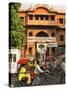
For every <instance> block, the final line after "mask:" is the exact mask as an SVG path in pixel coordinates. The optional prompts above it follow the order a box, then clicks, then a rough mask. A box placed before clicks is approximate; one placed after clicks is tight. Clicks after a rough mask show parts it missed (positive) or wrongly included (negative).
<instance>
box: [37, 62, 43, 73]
mask: <svg viewBox="0 0 67 90" xmlns="http://www.w3.org/2000/svg"><path fill="white" fill-rule="evenodd" d="M35 73H36V74H39V73H44V71H43V70H42V69H41V68H40V66H39V61H36V62H35Z"/></svg>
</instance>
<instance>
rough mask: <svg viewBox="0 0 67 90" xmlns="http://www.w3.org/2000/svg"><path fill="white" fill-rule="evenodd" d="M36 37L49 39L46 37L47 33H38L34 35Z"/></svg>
mask: <svg viewBox="0 0 67 90" xmlns="http://www.w3.org/2000/svg"><path fill="white" fill-rule="evenodd" d="M36 36H37V37H49V35H48V34H47V33H45V32H43V31H41V32H38V33H37V34H36Z"/></svg>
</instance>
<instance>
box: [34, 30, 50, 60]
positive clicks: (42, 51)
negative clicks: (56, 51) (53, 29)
mask: <svg viewBox="0 0 67 90" xmlns="http://www.w3.org/2000/svg"><path fill="white" fill-rule="evenodd" d="M36 37H44V38H45V37H49V35H48V34H47V33H45V32H44V31H40V32H38V33H37V34H36ZM46 45H47V44H46V42H41V41H40V42H36V43H35V47H36V50H37V51H38V52H39V53H40V55H44V54H45V55H46V53H49V49H47V47H46ZM45 55H44V56H45ZM42 59H44V58H42Z"/></svg>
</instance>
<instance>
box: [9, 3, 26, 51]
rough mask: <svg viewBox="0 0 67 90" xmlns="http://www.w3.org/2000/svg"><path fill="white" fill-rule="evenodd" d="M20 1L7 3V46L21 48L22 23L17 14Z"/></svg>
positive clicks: (22, 42) (22, 43) (22, 36)
mask: <svg viewBox="0 0 67 90" xmlns="http://www.w3.org/2000/svg"><path fill="white" fill-rule="evenodd" d="M20 5H21V4H20V3H10V4H9V42H10V43H9V47H10V48H18V49H22V47H23V45H24V41H25V38H24V30H25V28H24V25H23V23H22V21H21V19H20V17H19V15H18V12H19V9H20Z"/></svg>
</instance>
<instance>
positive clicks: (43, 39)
mask: <svg viewBox="0 0 67 90" xmlns="http://www.w3.org/2000/svg"><path fill="white" fill-rule="evenodd" d="M27 42H56V38H55V37H27Z"/></svg>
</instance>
